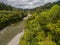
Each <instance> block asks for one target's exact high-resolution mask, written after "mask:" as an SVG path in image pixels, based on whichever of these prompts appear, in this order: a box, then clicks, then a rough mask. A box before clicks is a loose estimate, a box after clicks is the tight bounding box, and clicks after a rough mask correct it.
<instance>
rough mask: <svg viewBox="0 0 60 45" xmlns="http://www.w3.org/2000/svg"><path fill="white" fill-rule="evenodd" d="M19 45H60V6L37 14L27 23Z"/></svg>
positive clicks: (56, 5)
mask: <svg viewBox="0 0 60 45" xmlns="http://www.w3.org/2000/svg"><path fill="white" fill-rule="evenodd" d="M24 26H25V30H24V35H23V37H21V38H20V42H19V45H60V6H59V4H55V5H53V6H52V7H51V8H50V9H47V10H45V11H42V12H41V13H38V12H35V13H34V14H33V15H32V16H31V17H29V18H28V20H26V22H25V25H24Z"/></svg>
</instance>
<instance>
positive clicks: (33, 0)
mask: <svg viewBox="0 0 60 45" xmlns="http://www.w3.org/2000/svg"><path fill="white" fill-rule="evenodd" d="M0 1H1V2H4V3H7V4H9V5H11V6H13V7H17V8H22V9H32V8H35V7H39V6H41V5H44V4H46V3H49V2H51V3H53V2H56V1H58V0H0Z"/></svg>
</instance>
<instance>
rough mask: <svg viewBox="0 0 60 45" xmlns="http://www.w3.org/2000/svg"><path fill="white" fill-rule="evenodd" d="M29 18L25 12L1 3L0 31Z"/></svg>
mask: <svg viewBox="0 0 60 45" xmlns="http://www.w3.org/2000/svg"><path fill="white" fill-rule="evenodd" d="M26 16H27V13H26V12H25V11H24V10H21V9H18V8H14V7H11V6H9V5H5V4H4V3H0V30H1V29H3V28H4V27H6V26H8V25H10V24H12V23H16V22H18V21H21V20H23V18H24V17H26Z"/></svg>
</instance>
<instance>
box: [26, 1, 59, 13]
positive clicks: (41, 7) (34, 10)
mask: <svg viewBox="0 0 60 45" xmlns="http://www.w3.org/2000/svg"><path fill="white" fill-rule="evenodd" d="M56 4H57V5H60V0H59V1H57V2H54V3H47V4H45V5H43V6H40V7H37V8H34V9H30V10H27V12H29V13H31V14H34V13H36V12H37V13H40V12H43V11H46V10H49V9H51V7H52V6H54V5H56Z"/></svg>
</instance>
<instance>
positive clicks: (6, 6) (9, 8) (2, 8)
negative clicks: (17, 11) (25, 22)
mask: <svg viewBox="0 0 60 45" xmlns="http://www.w3.org/2000/svg"><path fill="white" fill-rule="evenodd" d="M0 10H13V7H11V6H10V5H7V4H4V3H1V2H0Z"/></svg>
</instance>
